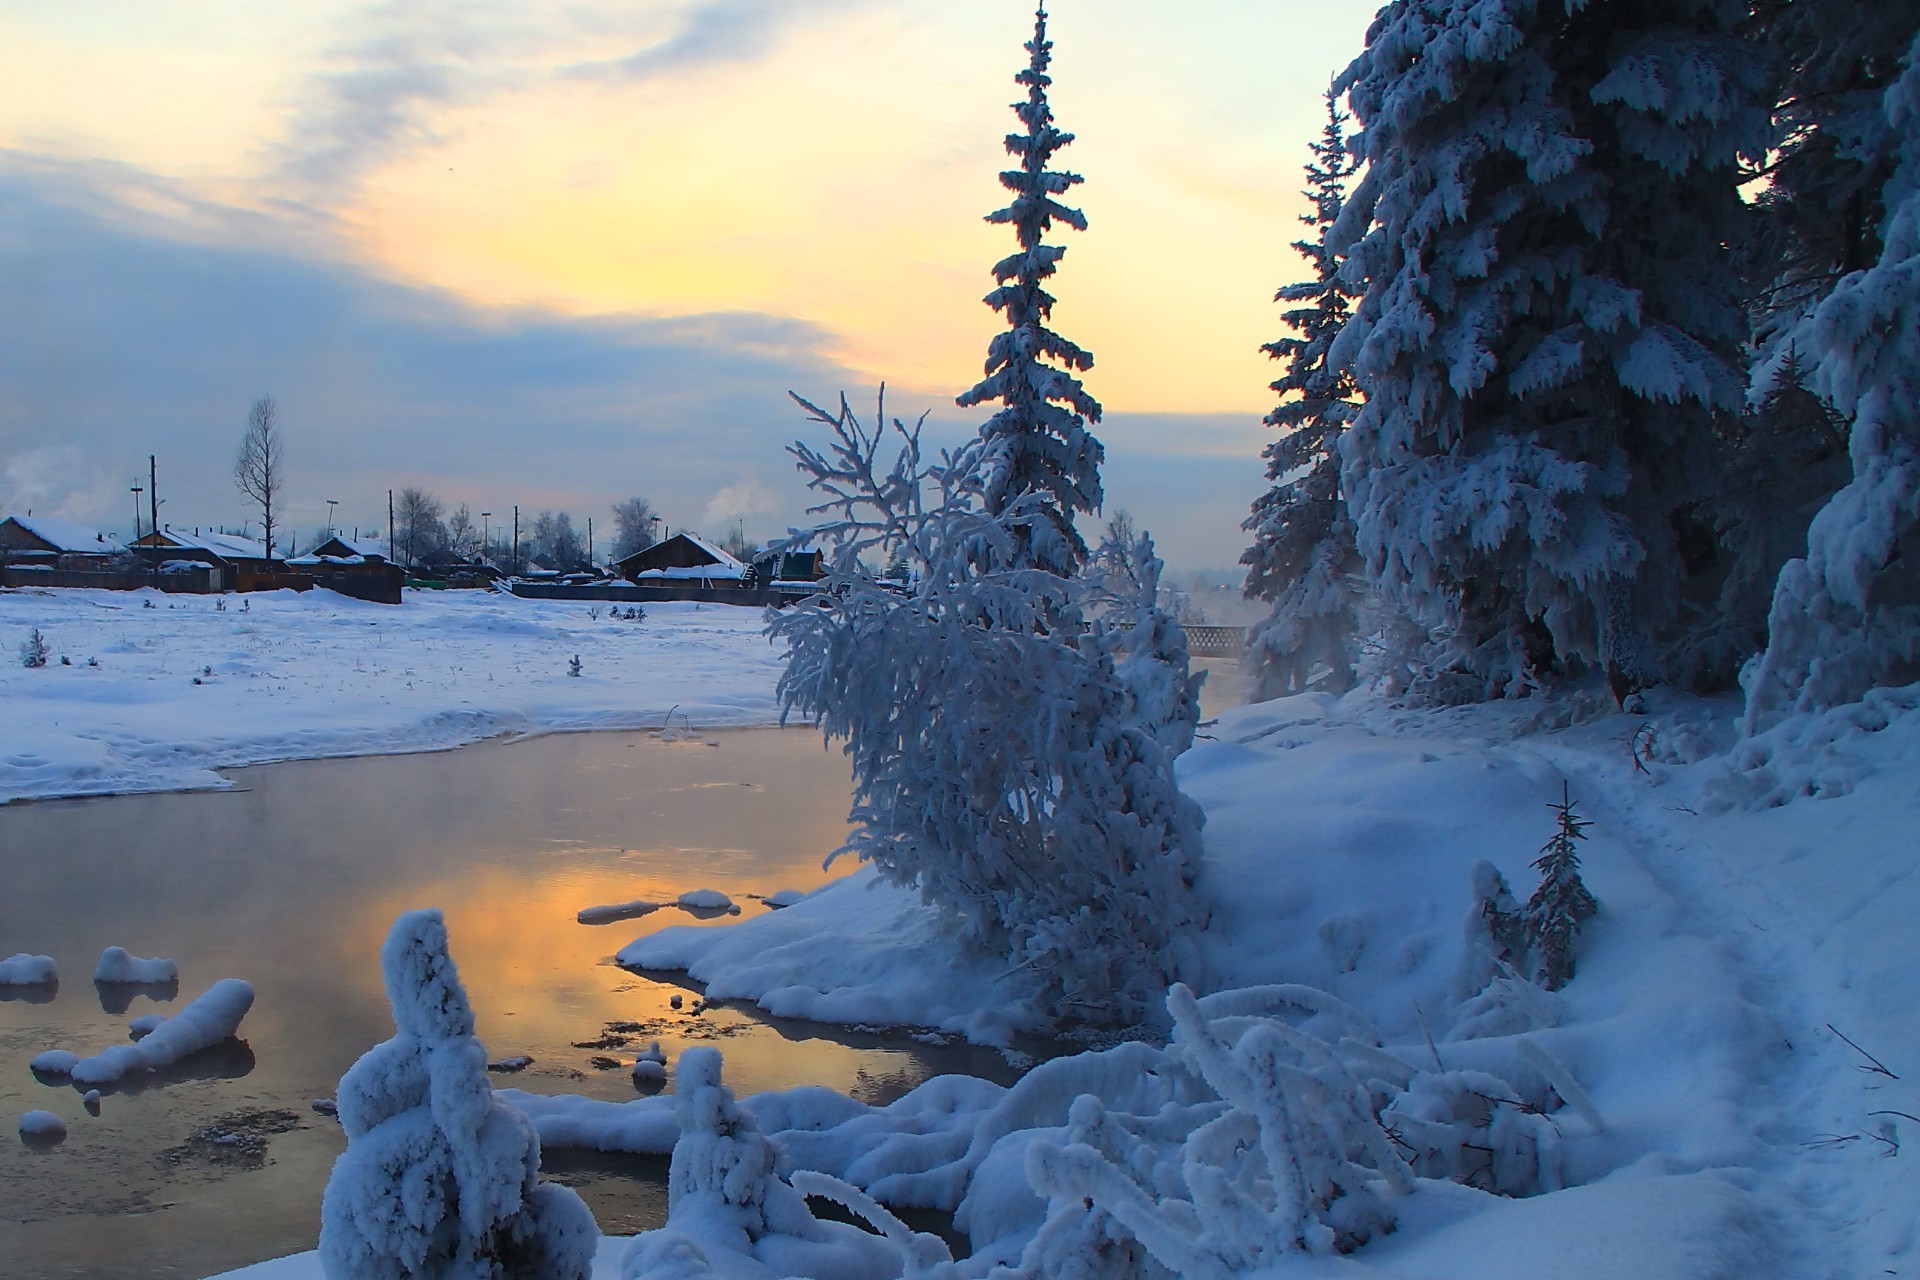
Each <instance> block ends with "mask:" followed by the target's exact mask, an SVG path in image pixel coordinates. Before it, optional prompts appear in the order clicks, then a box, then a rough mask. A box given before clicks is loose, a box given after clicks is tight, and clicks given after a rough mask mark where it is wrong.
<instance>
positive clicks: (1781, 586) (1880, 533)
mask: <svg viewBox="0 0 1920 1280" xmlns="http://www.w3.org/2000/svg"><path fill="white" fill-rule="evenodd" d="M1884 110H1885V113H1886V121H1887V127H1888V128H1889V129H1890V130H1891V131H1892V133H1893V135H1894V136H1895V137H1897V138H1898V139H1899V147H1900V152H1899V155H1900V162H1899V167H1898V169H1897V170H1896V172H1895V174H1894V177H1893V178H1892V179H1891V180H1890V181H1889V183H1888V184H1887V188H1886V203H1887V207H1888V209H1889V210H1890V211H1891V212H1890V214H1889V216H1888V218H1887V220H1886V224H1885V226H1884V227H1883V229H1882V231H1881V240H1882V242H1883V243H1884V245H1885V248H1884V249H1883V250H1882V251H1881V254H1880V260H1879V261H1878V262H1876V263H1874V264H1873V266H1871V267H1870V268H1868V269H1867V270H1865V271H1859V272H1855V273H1854V274H1852V275H1850V276H1848V277H1847V278H1846V279H1844V280H1842V281H1841V282H1840V284H1839V285H1837V286H1836V287H1835V288H1834V290H1833V292H1832V294H1831V295H1830V296H1829V297H1828V298H1827V299H1826V300H1825V301H1824V302H1822V303H1821V304H1820V306H1819V309H1818V310H1817V311H1815V313H1814V315H1813V317H1812V319H1811V321H1810V322H1809V324H1808V325H1807V326H1806V331H1807V333H1808V334H1809V335H1810V340H1811V343H1812V347H1811V350H1810V354H1811V355H1812V357H1813V359H1814V360H1815V362H1816V364H1815V372H1814V377H1813V385H1814V390H1815V391H1817V392H1819V393H1821V394H1822V395H1824V396H1825V397H1826V398H1827V399H1828V400H1829V401H1830V402H1831V403H1832V404H1833V405H1834V407H1835V408H1836V409H1838V410H1839V411H1840V413H1841V414H1843V415H1844V416H1846V417H1848V418H1851V419H1852V422H1853V428H1852V433H1851V436H1850V439H1849V452H1850V455H1851V461H1852V467H1853V474H1852V479H1851V480H1850V481H1849V482H1848V483H1847V485H1846V486H1845V487H1843V488H1842V489H1841V490H1840V491H1839V492H1838V493H1836V494H1834V496H1833V498H1832V499H1831V500H1830V501H1829V502H1828V503H1827V505H1826V506H1825V507H1823V508H1822V509H1821V511H1820V514H1819V515H1818V516H1816V517H1815V518H1814V520H1813V524H1812V526H1811V528H1810V529H1809V530H1808V535H1807V553H1806V558H1805V559H1801V560H1793V561H1790V562H1788V564H1787V566H1786V567H1785V568H1784V569H1782V570H1781V572H1780V580H1779V583H1778V585H1777V586H1776V588H1775V590H1774V596H1773V608H1772V611H1771V613H1770V614H1769V616H1768V619H1767V650H1766V652H1765V653H1764V654H1762V655H1761V657H1760V658H1759V660H1758V661H1757V662H1755V663H1754V664H1753V665H1752V666H1751V667H1750V668H1748V670H1747V671H1746V673H1745V674H1744V676H1743V679H1742V684H1743V685H1744V686H1745V689H1746V694H1747V712H1746V727H1747V728H1748V729H1749V730H1750V731H1757V730H1763V729H1766V728H1768V727H1770V726H1771V725H1773V724H1775V723H1776V722H1777V721H1779V720H1780V719H1781V718H1782V717H1784V716H1786V715H1788V714H1790V713H1792V712H1795V711H1817V710H1820V709H1823V708H1827V707H1833V706H1838V705H1840V704H1843V703H1847V702H1852V701H1855V700H1857V699H1858V698H1860V697H1861V695H1862V694H1864V693H1865V692H1866V691H1867V690H1868V689H1871V688H1873V687H1874V686H1876V685H1884V684H1895V683H1903V682H1906V681H1910V680H1913V679H1914V678H1916V676H1920V571H1916V567H1915V566H1916V565H1920V39H1916V40H1915V41H1914V43H1913V45H1912V46H1911V48H1910V49H1909V51H1908V53H1907V58H1906V66H1905V69H1904V70H1903V72H1902V73H1901V76H1900V78H1899V79H1898V80H1897V81H1895V82H1894V84H1893V86H1892V87H1891V88H1890V89H1889V90H1888V91H1887V94H1886V99H1885V107H1884Z"/></svg>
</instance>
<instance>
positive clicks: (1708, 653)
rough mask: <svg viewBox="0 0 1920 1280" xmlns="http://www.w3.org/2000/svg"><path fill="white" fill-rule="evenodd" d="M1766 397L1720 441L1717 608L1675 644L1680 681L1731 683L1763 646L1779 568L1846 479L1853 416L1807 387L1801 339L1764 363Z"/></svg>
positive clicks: (1713, 502)
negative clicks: (1849, 424) (1848, 419)
mask: <svg viewBox="0 0 1920 1280" xmlns="http://www.w3.org/2000/svg"><path fill="white" fill-rule="evenodd" d="M1759 376H1761V377H1763V378H1765V379H1767V384H1766V389H1765V391H1764V393H1763V394H1761V396H1760V397H1759V400H1758V402H1757V403H1756V404H1754V405H1753V406H1752V407H1751V408H1750V409H1749V410H1748V411H1747V412H1746V413H1744V414H1742V415H1741V416H1740V417H1739V418H1738V419H1737V420H1731V421H1729V423H1728V424H1727V429H1726V430H1725V431H1724V432H1723V433H1722V435H1721V437H1720V439H1719V441H1718V446H1717V447H1718V451H1719V454H1720V468H1719V469H1720V478H1721V483H1720V489H1719V492H1718V493H1716V494H1715V495H1714V496H1713V497H1712V498H1710V499H1709V500H1708V501H1707V502H1706V503H1705V504H1703V505H1702V507H1701V513H1702V515H1703V516H1704V517H1705V519H1706V521H1707V523H1708V524H1709V525H1710V526H1711V528H1712V531H1713V535H1714V537H1715V539H1716V540H1717V542H1718V543H1719V547H1720V552H1719V554H1720V559H1721V570H1720V571H1721V573H1722V575H1723V576H1722V578H1721V582H1720V589H1719V592H1718V598H1717V600H1716V602H1715V603H1716V606H1717V607H1715V608H1714V609H1712V610H1711V611H1710V613H1711V616H1710V617H1709V618H1708V619H1707V620H1706V621H1704V622H1703V623H1701V624H1700V625H1697V626H1695V627H1693V628H1691V629H1689V630H1688V631H1687V633H1686V635H1685V636H1684V638H1683V639H1682V640H1681V641H1680V643H1679V644H1677V645H1676V646H1675V649H1674V652H1673V654H1672V656H1671V658H1670V660H1669V664H1668V669H1669V674H1670V675H1671V677H1672V678H1673V680H1674V682H1675V683H1676V684H1680V685H1684V686H1688V687H1692V688H1699V689H1726V688H1730V687H1732V686H1733V685H1734V683H1735V682H1736V679H1737V676H1738V674H1739V671H1740V668H1741V666H1742V665H1743V664H1744V663H1746V662H1747V661H1748V660H1749V659H1750V658H1752V657H1753V656H1754V655H1755V654H1756V653H1758V652H1759V651H1760V650H1762V649H1764V648H1765V647H1766V643H1767V610H1768V608H1769V606H1770V605H1771V604H1772V602H1773V587H1774V583H1775V582H1776V581H1777V580H1778V579H1779V576H1780V569H1781V566H1783V565H1785V564H1786V563H1787V561H1788V560H1791V559H1793V558H1794V557H1795V556H1798V555H1800V554H1802V553H1803V552H1804V551H1805V550H1806V546H1807V528H1808V526H1809V525H1810V524H1811V523H1812V520H1813V517H1814V516H1815V515H1816V514H1817V513H1818V512H1819V510H1820V508H1821V507H1822V506H1824V505H1825V504H1826V502H1827V500H1828V499H1829V498H1831V497H1832V496H1833V494H1834V492H1835V491H1836V490H1837V489H1839V488H1840V486H1841V485H1842V484H1845V483H1846V480H1847V422H1846V420H1845V419H1844V418H1842V417H1841V416H1840V415H1839V414H1837V413H1835V412H1834V411H1833V408H1832V406H1830V405H1828V404H1827V403H1826V402H1825V401H1824V400H1822V399H1821V398H1820V397H1819V396H1818V395H1816V394H1814V392H1813V390H1812V389H1811V387H1810V386H1809V385H1808V382H1809V379H1810V376H1811V369H1810V366H1809V363H1808V362H1807V361H1806V360H1804V359H1802V358H1801V355H1800V351H1799V348H1798V346H1797V345H1796V344H1793V343H1789V344H1788V345H1787V347H1786V348H1785V350H1784V351H1783V352H1782V353H1781V355H1780V358H1779V359H1778V360H1775V361H1771V362H1769V364H1768V366H1767V367H1763V368H1762V369H1760V370H1759Z"/></svg>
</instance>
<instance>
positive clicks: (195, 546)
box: [133, 528, 299, 591]
mask: <svg viewBox="0 0 1920 1280" xmlns="http://www.w3.org/2000/svg"><path fill="white" fill-rule="evenodd" d="M133 550H134V553H135V554H136V555H138V556H139V557H140V558H141V559H142V560H143V561H145V562H146V563H147V565H148V567H149V568H151V569H154V570H156V571H158V572H161V573H165V572H167V571H168V566H170V565H172V566H184V565H190V564H199V565H205V566H208V567H209V568H211V569H213V570H214V571H215V574H214V577H215V579H216V586H217V589H218V590H221V591H271V590H274V589H275V588H278V587H290V586H297V585H299V584H297V583H295V582H292V581H281V579H288V578H290V577H291V576H292V575H290V574H289V573H288V570H287V566H286V563H285V562H284V561H280V560H276V559H274V558H273V557H272V556H271V555H269V554H268V552H267V549H266V547H265V546H263V545H261V544H260V543H258V542H255V541H254V540H253V539H252V538H243V537H241V536H240V535H238V534H233V533H189V532H187V531H186V530H184V529H173V528H162V529H156V530H154V531H153V532H152V533H149V534H144V535H142V536H141V537H138V538H135V539H134V541H133Z"/></svg>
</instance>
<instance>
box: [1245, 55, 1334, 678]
mask: <svg viewBox="0 0 1920 1280" xmlns="http://www.w3.org/2000/svg"><path fill="white" fill-rule="evenodd" d="M1346 121H1347V117H1346V115H1345V114H1344V113H1343V112H1342V111H1341V110H1340V104H1339V98H1338V97H1337V95H1335V94H1334V93H1333V91H1332V90H1328V92H1327V124H1326V128H1325V129H1324V130H1322V131H1321V135H1320V139H1319V141H1317V142H1315V143H1313V144H1312V148H1311V150H1312V152H1313V159H1312V160H1310V161H1309V162H1308V163H1307V166H1306V174H1307V186H1306V191H1305V194H1306V197H1307V199H1308V201H1309V202H1310V209H1309V211H1308V212H1307V213H1304V214H1302V215H1301V217H1300V221H1302V222H1303V223H1305V224H1306V225H1307V226H1308V227H1310V228H1312V230H1313V232H1314V234H1313V237H1312V238H1311V239H1306V240H1296V241H1294V244H1293V247H1294V248H1295V249H1298V250H1299V251H1300V254H1301V256H1302V257H1304V258H1305V259H1306V260H1307V262H1308V263H1309V264H1311V266H1312V268H1313V278H1312V279H1311V280H1303V281H1301V282H1299V283H1298V284H1290V285H1288V286H1286V287H1285V288H1283V289H1281V290H1280V291H1279V292H1278V293H1277V294H1275V295H1274V300H1275V301H1277V302H1291V303H1295V304H1297V305H1295V306H1294V307H1293V308H1291V309H1290V310H1288V311H1287V312H1286V313H1285V314H1284V315H1283V316H1282V317H1281V318H1282V319H1283V320H1285V321H1286V323H1287V325H1288V327H1289V328H1291V329H1292V330H1293V334H1294V336H1292V337H1286V338H1281V339H1278V340H1277V341H1274V342H1270V343H1268V344H1267V345H1266V346H1265V347H1263V348H1262V350H1264V351H1265V352H1266V353H1267V354H1268V355H1269V356H1272V357H1273V358H1274V359H1275V360H1282V361H1285V362H1286V372H1285V373H1284V374H1283V375H1281V377H1280V380H1279V381H1277V382H1275V383H1274V384H1273V389H1274V390H1275V391H1277V392H1279V393H1280V397H1281V400H1280V405H1279V407H1278V408H1276V409H1274V411H1273V412H1272V413H1269V414H1268V415H1267V417H1266V423H1267V425H1268V426H1270V427H1273V428H1275V429H1276V430H1278V431H1279V432H1280V433H1281V435H1280V438H1279V439H1277V440H1275V441H1273V442H1272V443H1271V444H1269V445H1268V446H1267V447H1266V449H1265V450H1263V456H1264V457H1265V458H1266V460H1267V479H1268V480H1269V481H1271V482H1272V483H1273V487H1272V488H1271V489H1269V490H1268V491H1267V492H1266V493H1264V494H1262V495H1261V496H1260V497H1259V498H1256V499H1255V500H1254V503H1253V513H1252V514H1251V515H1249V516H1248V517H1247V519H1246V520H1245V521H1244V522H1243V523H1242V525H1241V528H1243V529H1246V530H1247V531H1248V532H1250V533H1251V534H1253V545H1252V546H1250V547H1249V548H1247V551H1246V554H1244V555H1242V556H1241V557H1240V562H1241V563H1242V564H1244V565H1246V566H1247V582H1246V594H1247V597H1248V598H1249V599H1257V600H1266V601H1268V602H1269V603H1271V604H1272V605H1273V612H1272V614H1271V615H1270V616H1269V617H1268V618H1267V619H1266V620H1265V621H1264V622H1262V623H1261V624H1260V625H1258V626H1257V627H1255V628H1254V629H1253V633H1252V635H1251V636H1250V637H1249V640H1248V646H1247V665H1248V667H1249V669H1250V672H1251V674H1252V676H1253V678H1254V696H1255V698H1256V699H1265V698H1276V697H1280V696H1282V695H1283V694H1289V693H1300V692H1302V691H1304V690H1305V689H1307V688H1308V687H1309V685H1310V684H1313V683H1319V684H1321V685H1323V686H1324V687H1327V688H1331V689H1334V690H1345V689H1347V688H1350V687H1351V686H1352V684H1353V677H1354V664H1355V657H1356V653H1355V649H1356V645H1357V641H1358V633H1359V620H1358V617H1357V614H1358V610H1359V604H1360V600H1361V598H1362V594H1363V593H1362V590H1361V586H1360V570H1361V567H1362V565H1361V561H1360V556H1359V552H1358V551H1357V550H1356V549H1355V547H1354V538H1353V522H1352V520H1351V519H1349V517H1348V515H1347V504H1346V497H1345V494H1344V491H1343V490H1342V489H1341V487H1340V437H1341V435H1342V434H1343V433H1344V432H1345V431H1346V429H1347V424H1348V423H1349V422H1351V421H1352V420H1353V415H1354V413H1355V412H1356V411H1357V410H1358V408H1359V392H1358V389H1357V388H1356V387H1355V386H1354V382H1353V377H1352V375H1351V374H1350V373H1348V372H1347V370H1345V369H1343V368H1341V367H1340V366H1339V365H1337V364H1335V363H1334V362H1333V361H1331V360H1330V359H1329V358H1328V353H1329V350H1330V349H1331V347H1332V346H1333V340H1334V338H1335V337H1336V336H1337V335H1338V334H1339V332H1340V330H1341V328H1342V327H1344V326H1345V325H1346V323H1347V320H1348V319H1349V318H1350V316H1351V314H1352V296H1353V295H1352V293H1351V291H1350V289H1349V286H1348V285H1347V284H1346V283H1345V282H1344V281H1342V280H1341V278H1340V258H1339V255H1338V254H1337V253H1336V252H1335V251H1334V249H1333V247H1332V246H1331V245H1329V244H1328V243H1327V231H1328V229H1329V228H1331V227H1332V226H1333V224H1334V222H1335V220H1337V219H1338V218H1339V216H1340V210H1341V207H1342V206H1343V205H1344V204H1345V203H1346V197H1347V179H1348V178H1349V177H1351V176H1352V174H1353V170H1354V164H1353V160H1352V157H1351V156H1349V155H1348V153H1347V143H1346V136H1345V132H1344V126H1345V124H1346Z"/></svg>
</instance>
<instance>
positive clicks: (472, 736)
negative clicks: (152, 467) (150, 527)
mask: <svg viewBox="0 0 1920 1280" xmlns="http://www.w3.org/2000/svg"><path fill="white" fill-rule="evenodd" d="M149 606H151V607H149ZM623 608H624V606H623ZM645 609H646V618H645V620H644V621H631V622H630V621H626V620H624V619H616V618H613V617H612V616H611V612H612V610H611V606H609V605H596V604H595V603H594V602H586V601H554V600H521V599H518V598H516V597H513V596H507V595H502V594H499V593H496V592H482V591H408V592H407V593H406V600H405V603H403V604H401V605H398V606H394V605H379V604H369V603H366V602H364V601H359V600H352V599H349V598H347V597H345V596H341V595H336V594H335V593H333V592H331V591H319V590H315V591H307V592H293V591H274V592H258V593H252V594H248V595H224V596H178V595H173V596H170V595H165V594H162V593H160V592H157V591H131V592H129V591H95V590H60V591H54V590H44V589H26V588H21V589H14V590H4V591H0V703H4V705H5V706H6V716H7V723H6V732H5V734H4V737H0V803H6V802H8V801H13V800H23V799H36V798H48V797H55V796H83V795H104V794H114V793H121V792H137V791H173V790H185V789H190V788H201V787H219V786H224V785H226V783H224V782H223V781H222V780H221V778H220V777H219V776H218V774H216V773H215V772H214V771H215V770H217V769H225V768H234V767H237V766H240V765H248V764H263V763H266V762H268V761H275V760H296V759H313V758H318V757H323V756H344V755H372V754H381V753H387V752H400V751H424V750H437V749H441V748H446V747H454V746H460V745H463V744H465V743H469V742H475V741H478V740H480V739H482V738H488V737H493V736H496V735H499V734H505V733H540V732H548V731H556V730H578V729H643V728H658V727H660V726H661V725H662V724H663V723H664V721H665V719H666V716H667V713H668V712H669V710H671V709H672V708H674V707H675V706H678V708H679V710H678V711H675V712H674V713H673V716H674V723H675V724H676V725H680V724H683V723H691V724H693V725H695V726H697V727H699V728H707V727H712V726H719V725H728V726H740V725H764V724H772V723H774V722H775V721H776V720H777V718H778V717H777V711H776V709H775V703H774V697H773V687H774V682H775V680H776V679H778V676H779V665H780V651H779V650H778V649H776V648H775V647H774V646H772V645H770V644H769V643H768V642H767V640H766V639H765V637H764V636H763V635H762V634H761V629H762V625H763V623H762V615H761V611H760V610H758V609H748V608H740V607H736V606H728V605H705V604H693V603H686V602H672V603H664V604H653V605H647V606H646V607H645ZM595 614H597V615H598V616H597V617H596V616H594V615H595ZM35 628H38V629H39V631H40V632H41V634H42V635H43V636H44V637H45V638H46V641H47V643H48V644H49V645H50V646H51V649H52V655H53V656H52V658H51V661H50V662H49V664H48V665H47V666H45V667H42V668H37V669H34V668H27V667H24V666H22V665H21V664H20V662H19V661H18V654H17V650H18V649H19V647H20V645H21V644H23V643H24V642H25V641H26V639H27V637H28V636H29V635H30V634H31V632H32V631H33V630H34V629H35ZM575 655H578V656H579V658H580V674H579V675H578V676H570V675H569V674H568V667H569V660H570V659H571V658H573V657H574V656H575ZM683 717H684V720H683Z"/></svg>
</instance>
